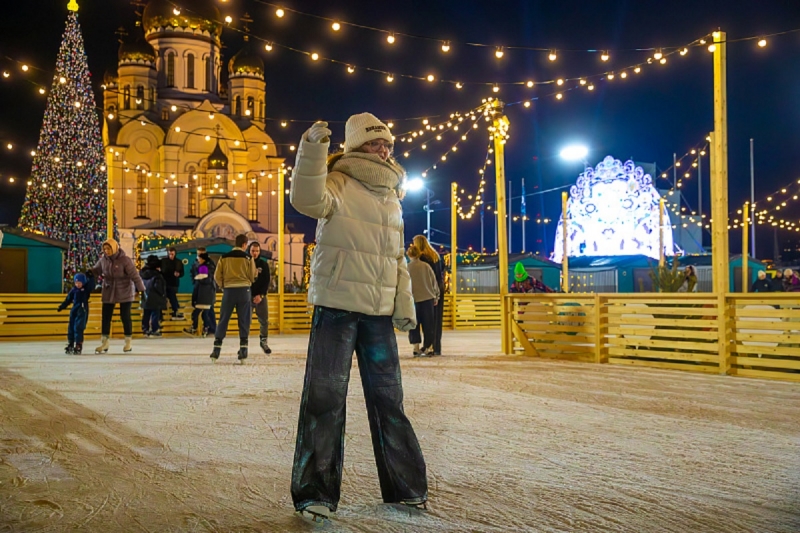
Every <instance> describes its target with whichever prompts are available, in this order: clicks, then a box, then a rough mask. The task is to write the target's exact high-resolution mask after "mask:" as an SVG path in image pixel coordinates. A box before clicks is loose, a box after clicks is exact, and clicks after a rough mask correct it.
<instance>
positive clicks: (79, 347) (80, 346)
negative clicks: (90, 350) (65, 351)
mask: <svg viewBox="0 0 800 533" xmlns="http://www.w3.org/2000/svg"><path fill="white" fill-rule="evenodd" d="M82 352H83V343H82V342H79V343H77V344H75V349H74V350H72V353H73V354H75V355H80V354H81V353H82Z"/></svg>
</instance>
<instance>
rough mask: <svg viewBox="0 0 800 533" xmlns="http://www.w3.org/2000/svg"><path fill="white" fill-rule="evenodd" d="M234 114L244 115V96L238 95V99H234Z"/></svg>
mask: <svg viewBox="0 0 800 533" xmlns="http://www.w3.org/2000/svg"><path fill="white" fill-rule="evenodd" d="M233 102H234V104H233V114H234V115H236V116H237V117H241V116H242V97H241V96H237V97H236V99H235V100H234V101H233Z"/></svg>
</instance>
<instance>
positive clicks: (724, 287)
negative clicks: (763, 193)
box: [711, 31, 730, 296]
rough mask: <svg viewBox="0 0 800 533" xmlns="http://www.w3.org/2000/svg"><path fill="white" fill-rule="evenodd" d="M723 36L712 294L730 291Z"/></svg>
mask: <svg viewBox="0 0 800 533" xmlns="http://www.w3.org/2000/svg"><path fill="white" fill-rule="evenodd" d="M725 41H726V34H725V32H722V31H716V32H714V45H715V46H716V50H715V51H714V53H713V57H714V132H713V133H712V135H711V154H712V156H713V159H712V163H711V168H712V171H711V217H712V218H713V220H714V221H713V223H712V224H711V253H712V264H713V268H712V275H713V276H714V292H715V293H717V294H718V295H721V296H724V295H725V293H727V292H728V291H729V290H730V271H729V268H728V267H729V261H730V255H729V253H728V90H727V79H726V77H727V74H726V61H727V46H728V45H727V44H726V42H725Z"/></svg>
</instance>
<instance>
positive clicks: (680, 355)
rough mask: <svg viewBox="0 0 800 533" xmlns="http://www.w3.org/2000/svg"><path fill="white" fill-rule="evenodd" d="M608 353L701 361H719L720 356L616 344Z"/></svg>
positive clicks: (623, 355)
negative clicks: (618, 345) (640, 348)
mask: <svg viewBox="0 0 800 533" xmlns="http://www.w3.org/2000/svg"><path fill="white" fill-rule="evenodd" d="M608 354H609V355H616V356H619V357H641V358H645V359H670V360H675V361H686V362H699V363H718V362H719V356H718V355H716V354H708V353H692V354H687V353H684V352H665V351H662V350H637V349H635V348H620V347H616V346H609V348H608Z"/></svg>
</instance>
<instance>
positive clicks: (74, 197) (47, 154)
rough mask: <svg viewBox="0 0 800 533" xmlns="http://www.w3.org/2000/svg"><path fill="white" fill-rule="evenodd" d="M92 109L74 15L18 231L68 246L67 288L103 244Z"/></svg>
mask: <svg viewBox="0 0 800 533" xmlns="http://www.w3.org/2000/svg"><path fill="white" fill-rule="evenodd" d="M61 80H65V81H64V82H62V81H61ZM66 80H69V81H66ZM75 103H78V104H80V105H75ZM94 109H95V101H94V93H93V91H92V85H91V78H90V74H89V67H88V64H87V59H86V53H85V51H84V46H83V36H82V35H81V29H80V25H79V23H78V15H77V13H76V12H75V11H70V12H69V14H68V17H67V25H66V29H65V31H64V35H63V39H62V42H61V47H60V50H59V53H58V59H57V63H56V74H55V76H54V78H53V86H52V88H51V92H50V97H49V98H48V101H47V108H46V110H45V114H44V120H43V123H42V129H41V133H40V137H39V145H38V148H37V149H36V151H35V155H34V156H33V167H32V170H31V178H30V182H31V183H32V184H40V185H41V187H29V188H28V190H27V194H26V197H25V202H24V204H23V206H22V214H21V216H20V219H19V227H20V228H23V229H25V230H28V231H32V232H35V233H39V234H42V235H46V236H48V237H50V238H53V239H58V240H61V241H64V242H66V243H67V253H66V257H65V261H64V281H65V282H66V283H71V281H72V278H73V276H74V274H75V273H76V272H79V271H82V270H85V269H86V268H87V267H89V266H91V265H93V264H94V263H95V262H96V260H97V258H98V256H99V254H100V252H101V244H102V243H103V241H104V240H105V238H106V222H107V219H106V195H105V191H106V183H107V176H106V169H105V164H104V160H103V141H102V137H101V135H100V124H99V123H98V120H97V115H96V114H95V111H94ZM61 159H63V160H64V162H63V163H62V164H59V163H60V162H61ZM93 190H97V191H98V192H101V191H102V193H103V194H90V193H89V191H93Z"/></svg>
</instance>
